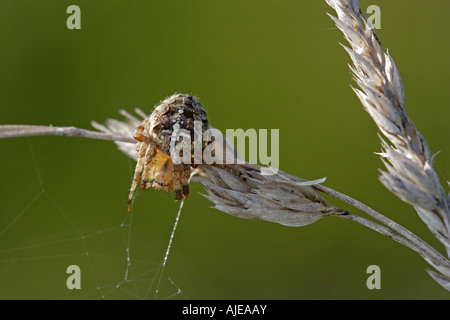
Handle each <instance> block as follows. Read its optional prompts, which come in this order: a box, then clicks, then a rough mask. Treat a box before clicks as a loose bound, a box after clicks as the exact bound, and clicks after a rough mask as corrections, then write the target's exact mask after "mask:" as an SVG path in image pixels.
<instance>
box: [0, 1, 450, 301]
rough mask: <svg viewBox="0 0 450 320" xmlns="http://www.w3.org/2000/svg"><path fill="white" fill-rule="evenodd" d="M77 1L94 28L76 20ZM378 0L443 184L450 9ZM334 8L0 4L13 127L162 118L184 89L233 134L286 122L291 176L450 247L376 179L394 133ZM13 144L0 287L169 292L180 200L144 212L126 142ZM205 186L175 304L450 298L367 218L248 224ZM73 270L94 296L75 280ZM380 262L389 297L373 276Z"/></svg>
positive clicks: (284, 158)
mask: <svg viewBox="0 0 450 320" xmlns="http://www.w3.org/2000/svg"><path fill="white" fill-rule="evenodd" d="M71 4H77V5H79V6H80V8H81V27H82V29H81V30H68V29H67V27H66V19H67V18H68V16H69V15H68V14H67V13H66V8H67V7H68V6H69V5H71ZM370 4H377V5H379V6H380V8H381V19H382V20H381V26H382V29H381V30H378V31H377V33H378V36H379V38H380V40H381V42H382V45H383V47H384V49H387V48H388V49H389V52H390V53H391V54H392V55H393V57H394V59H395V61H396V64H397V66H398V67H399V69H400V72H401V75H402V77H403V81H404V84H405V91H406V104H407V110H408V113H409V115H410V117H411V118H412V119H413V120H414V122H415V124H416V126H417V127H418V128H419V130H420V131H421V132H422V134H423V135H424V136H425V138H426V139H427V141H428V143H429V146H430V148H431V150H432V152H437V151H439V150H442V151H441V152H440V154H439V155H438V156H437V157H436V162H435V167H436V170H437V172H438V174H439V175H440V177H441V178H442V182H443V183H444V182H445V181H446V180H447V179H449V176H450V172H449V166H448V163H449V160H450V144H449V142H448V141H449V140H448V137H449V133H450V129H449V125H448V119H449V116H450V112H449V107H448V101H449V100H450V90H448V89H449V84H450V61H449V59H448V57H449V52H450V34H449V32H448V14H449V12H450V2H449V1H448V0H434V1H430V2H428V3H427V5H426V8H425V5H424V2H423V1H411V0H409V1H407V0H396V1H392V0H390V1H388V0H385V1H375V0H374V1H361V7H362V8H363V9H364V10H365V9H366V8H367V6H369V5H370ZM325 12H331V10H330V9H329V8H328V7H327V6H326V5H325V3H324V1H319V0H282V1H279V0H278V1H275V0H272V1H266V0H259V1H256V0H253V1H250V0H220V1H206V0H202V1H200V0H189V1H185V0H184V1H183V0H178V1H173V0H172V1H154V0H145V1H137V0H135V1H80V0H79V1H70V2H69V1H61V0H58V1H56V0H53V1H48V0H47V1H18V0H0V42H1V48H2V49H1V50H0V88H1V94H0V123H1V124H41V125H49V124H53V125H61V126H70V125H73V126H77V127H81V128H88V129H89V128H91V127H90V121H91V120H97V121H99V122H103V121H104V120H105V119H106V118H111V117H112V118H119V119H120V118H121V116H120V115H119V114H118V113H117V112H118V110H119V109H126V110H129V111H132V110H133V109H134V108H136V107H139V108H141V109H143V110H146V111H147V112H150V111H151V110H152V108H153V106H154V105H155V104H156V103H158V102H159V101H160V100H161V99H163V98H164V97H166V96H167V95H170V94H172V93H174V92H187V93H192V94H194V95H196V96H197V97H199V99H200V101H201V102H202V104H203V106H204V107H205V109H206V110H207V112H208V116H209V119H210V122H211V124H212V125H214V126H215V127H217V128H219V129H221V130H225V129H227V128H231V129H236V128H243V129H244V130H246V129H248V128H255V129H280V168H281V169H282V170H283V171H286V172H288V173H290V174H293V175H296V176H299V177H302V178H306V179H317V178H321V177H327V182H326V185H327V186H329V187H331V188H335V189H337V190H339V191H341V192H344V193H346V194H348V195H350V196H353V197H354V198H356V199H358V200H360V201H362V202H364V203H366V204H367V205H369V206H371V207H373V208H374V209H377V210H379V211H380V212H382V213H383V214H385V215H387V216H388V217H390V218H392V219H393V220H395V221H397V222H399V223H401V224H402V225H404V226H405V227H407V228H409V229H411V230H413V231H414V232H416V233H417V234H418V235H419V236H420V237H422V238H423V239H425V240H426V241H428V242H429V243H431V244H432V245H435V246H436V247H437V248H438V249H439V250H441V251H442V246H441V245H440V244H439V243H438V242H437V240H435V239H434V238H433V236H432V235H431V234H430V232H429V231H428V229H427V228H426V227H425V226H424V224H423V223H422V222H421V220H420V219H419V218H418V217H417V215H416V214H415V211H414V210H413V209H412V208H411V207H410V206H408V205H406V204H404V203H403V202H401V201H400V200H398V199H397V198H396V197H395V196H393V195H392V194H391V193H389V192H388V191H387V190H386V189H385V188H384V187H383V186H382V185H381V184H380V183H379V182H378V180H377V177H378V175H379V174H378V168H382V164H381V161H380V160H379V157H378V156H377V155H375V154H374V152H378V151H379V150H380V144H379V139H378V137H377V130H376V127H375V125H374V124H373V122H372V120H371V119H370V117H369V116H368V115H367V114H366V113H365V112H364V111H363V109H362V106H361V104H360V103H359V101H358V100H357V98H356V96H355V95H354V94H353V92H352V90H351V89H350V84H351V83H352V81H351V74H350V72H349V69H348V67H347V63H349V62H350V60H349V57H348V56H347V54H346V53H345V51H344V50H343V49H342V47H341V46H340V45H339V44H338V43H339V42H344V40H343V37H342V35H341V33H340V32H338V31H337V30H336V29H335V28H334V26H333V24H332V23H331V20H330V19H329V18H328V17H327V16H326V14H325ZM0 150H1V151H0V152H1V157H0V199H1V201H0V298H2V299H36V298H38V299H80V298H81V299H99V298H103V297H104V298H106V299H136V298H154V292H153V291H150V292H149V291H148V290H147V289H148V287H149V285H150V284H151V281H152V280H153V279H155V277H156V278H157V276H155V272H156V269H155V268H157V267H158V266H160V264H161V261H162V259H163V257H164V253H165V251H166V248H167V244H168V242H169V237H170V233H171V230H172V226H173V223H174V220H175V216H176V213H177V209H178V204H177V203H175V201H174V198H173V195H168V194H166V193H165V192H162V191H160V192H157V191H154V190H146V191H145V192H140V193H139V194H138V196H137V198H136V200H135V204H134V207H133V213H132V217H129V216H128V217H127V214H126V200H127V195H128V189H129V186H130V182H131V176H132V174H133V172H134V163H133V161H131V160H129V159H128V158H127V157H126V156H125V155H123V154H122V153H120V152H119V151H117V150H116V147H115V146H114V144H113V143H111V142H104V141H95V140H87V139H70V138H65V137H33V138H28V139H27V138H20V139H11V140H1V141H0ZM199 193H204V190H203V188H202V187H201V185H198V184H193V185H192V195H191V196H190V197H189V198H188V199H187V201H186V202H185V206H184V209H183V212H182V215H181V219H180V222H179V225H178V230H177V232H176V234H175V237H174V241H173V246H172V251H171V253H170V255H169V259H168V261H167V265H166V268H165V273H164V274H163V277H162V280H161V282H160V293H159V294H158V295H157V296H156V298H158V299H159V298H170V297H171V295H172V294H175V295H174V296H173V298H175V299H185V298H189V299H448V298H449V297H450V294H449V293H448V292H447V291H445V290H444V289H442V288H441V287H440V286H439V285H438V284H437V283H435V282H434V281H433V280H432V279H431V278H430V277H429V275H428V274H427V273H426V272H425V269H426V268H427V267H428V266H427V264H426V263H425V262H424V261H423V260H422V259H421V258H420V257H419V256H418V255H417V254H415V253H414V252H412V251H411V250H409V249H407V248H406V247H403V246H401V245H399V244H397V243H395V242H394V241H392V240H389V239H387V238H385V237H382V236H380V235H378V234H376V233H375V232H373V231H370V230H368V229H366V228H365V227H363V226H360V225H358V224H355V223H353V222H350V221H341V220H339V219H336V218H329V219H324V220H321V221H319V222H317V223H315V224H312V225H310V226H307V227H303V228H289V227H284V226H281V225H276V224H271V223H267V222H261V221H249V220H243V219H238V218H235V217H232V216H229V215H226V214H224V213H222V212H219V211H217V210H214V209H211V208H210V206H211V203H210V202H208V201H207V200H206V199H205V198H203V197H202V196H201V195H200V194H199ZM330 202H332V203H333V204H335V205H338V206H341V207H344V208H346V209H349V208H348V207H346V206H343V205H342V204H340V203H339V202H337V201H333V200H330ZM130 218H131V219H132V221H131V227H127V226H121V224H122V223H123V222H125V223H127V224H128V222H129V220H128V219H130ZM128 243H129V245H128ZM126 248H129V249H130V251H129V252H130V259H131V267H130V268H129V269H128V270H129V275H128V279H130V280H132V281H130V282H129V283H123V281H122V280H124V278H125V272H126V271H127V268H126V264H127V260H126V259H127V252H126ZM72 264H76V265H79V266H80V267H81V272H82V289H81V290H77V291H71V290H68V289H67V287H66V278H67V277H68V275H67V274H66V268H67V266H69V265H72ZM373 264H375V265H378V266H380V268H381V290H368V289H367V287H366V279H367V277H368V275H367V274H366V268H367V267H368V266H369V265H373ZM167 275H168V276H169V277H170V279H167ZM172 282H173V283H174V284H172ZM119 283H120V284H121V287H120V288H115V286H116V285H117V284H119ZM178 289H180V290H181V291H182V294H176V293H177V292H178V291H177V290H178ZM147 293H148V295H146V294H147Z"/></svg>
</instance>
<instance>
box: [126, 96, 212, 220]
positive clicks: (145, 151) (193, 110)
mask: <svg viewBox="0 0 450 320" xmlns="http://www.w3.org/2000/svg"><path fill="white" fill-rule="evenodd" d="M194 122H196V123H200V124H201V131H202V132H201V133H198V134H201V135H202V136H203V133H204V132H205V131H206V130H207V129H208V126H209V124H208V117H207V115H206V112H205V110H204V109H203V107H202V105H201V104H200V103H199V102H198V101H197V99H196V98H195V97H193V96H191V95H188V94H174V95H172V96H170V97H169V98H167V99H165V100H164V101H162V102H161V103H160V104H159V105H158V106H157V107H156V108H155V110H154V111H153V112H152V114H151V115H150V116H149V117H148V118H146V119H144V121H143V122H142V123H141V124H140V125H139V126H138V127H137V128H136V131H135V133H134V138H135V139H136V140H138V141H139V142H138V143H137V145H136V151H137V152H138V160H137V164H136V170H135V173H134V178H133V182H132V184H131V188H130V193H129V196H128V208H127V209H128V212H130V208H131V201H132V199H133V194H134V192H135V190H136V187H137V186H138V184H139V181H140V188H141V189H146V188H154V189H163V190H166V191H167V192H169V193H171V192H172V191H174V192H175V199H176V200H182V199H184V198H185V197H187V196H188V195H189V179H190V177H191V173H192V171H193V169H195V168H196V167H197V165H196V164H195V163H196V162H195V161H194V152H191V155H192V156H191V159H189V161H188V163H186V161H183V162H182V163H179V162H180V161H174V156H182V155H183V154H182V151H181V152H180V154H179V155H178V154H174V150H175V147H176V146H177V145H178V144H179V143H183V141H184V143H186V142H187V141H192V143H191V145H190V146H188V147H190V148H191V150H194V145H195V137H194ZM180 129H185V130H181V131H184V132H188V134H190V137H186V136H184V137H183V139H181V141H179V140H180V139H179V135H178V134H177V133H178V132H180ZM186 130H187V131H186ZM185 138H190V140H189V139H185ZM206 145H207V143H206V142H205V143H203V142H202V149H203V148H204V147H205V146H206ZM194 162H195V163H194Z"/></svg>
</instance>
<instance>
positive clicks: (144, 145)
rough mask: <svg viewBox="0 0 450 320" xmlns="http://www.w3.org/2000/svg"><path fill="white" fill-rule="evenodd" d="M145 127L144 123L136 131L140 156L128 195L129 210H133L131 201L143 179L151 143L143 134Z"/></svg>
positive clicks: (135, 135) (135, 136) (137, 149)
mask: <svg viewBox="0 0 450 320" xmlns="http://www.w3.org/2000/svg"><path fill="white" fill-rule="evenodd" d="M144 129H145V127H144V126H143V125H140V126H138V127H137V128H136V131H135V132H134V138H135V139H136V140H138V141H140V142H139V143H138V144H137V146H136V151H137V152H139V157H138V160H137V164H136V169H135V171H134V177H133V182H132V183H131V188H130V193H129V195H128V206H127V211H128V212H130V211H131V201H132V200H133V195H134V191H135V190H136V187H137V185H138V183H139V180H140V179H141V173H142V170H143V166H144V162H145V154H146V152H147V149H148V146H149V144H151V140H150V138H149V137H147V136H144V135H143V134H142V132H143V131H144ZM149 142H150V143H149Z"/></svg>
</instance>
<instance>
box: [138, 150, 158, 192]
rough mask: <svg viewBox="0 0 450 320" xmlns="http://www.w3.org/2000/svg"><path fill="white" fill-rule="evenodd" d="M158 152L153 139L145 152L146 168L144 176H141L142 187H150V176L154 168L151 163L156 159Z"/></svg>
mask: <svg viewBox="0 0 450 320" xmlns="http://www.w3.org/2000/svg"><path fill="white" fill-rule="evenodd" d="M156 152H157V150H156V145H155V143H153V141H152V142H150V145H149V147H148V149H147V151H146V152H145V158H144V170H143V172H142V177H141V189H145V188H148V186H147V181H148V176H149V173H150V171H151V169H152V166H151V163H152V162H153V160H154V159H153V158H154V157H155V155H156Z"/></svg>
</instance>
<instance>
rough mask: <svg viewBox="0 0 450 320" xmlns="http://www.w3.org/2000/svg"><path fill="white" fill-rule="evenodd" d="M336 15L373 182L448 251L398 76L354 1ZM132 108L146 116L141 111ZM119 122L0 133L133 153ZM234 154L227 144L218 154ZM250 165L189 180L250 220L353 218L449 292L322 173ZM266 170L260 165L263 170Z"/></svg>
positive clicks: (394, 230)
mask: <svg viewBox="0 0 450 320" xmlns="http://www.w3.org/2000/svg"><path fill="white" fill-rule="evenodd" d="M325 1H326V2H327V4H328V5H329V6H330V7H331V8H333V9H334V10H335V11H336V13H337V17H334V16H331V15H330V17H331V18H332V19H333V21H334V22H335V24H336V26H337V27H338V28H339V29H340V30H341V31H342V32H343V33H344V36H345V38H346V39H347V41H348V42H349V43H350V46H351V48H347V47H345V46H344V48H345V50H346V51H347V52H348V54H349V55H350V57H351V59H352V61H353V66H350V68H351V70H352V72H353V74H354V80H355V81H356V83H357V85H358V86H359V89H355V88H353V90H354V91H355V93H356V95H357V96H358V98H359V99H360V100H361V102H362V104H363V106H364V108H365V110H366V111H367V112H368V113H369V115H370V116H371V117H372V118H373V119H374V121H375V123H376V124H377V126H378V127H379V129H380V131H381V133H382V134H383V135H384V136H385V137H386V138H387V139H388V140H389V141H390V142H391V144H392V145H389V144H388V143H387V142H385V141H383V140H382V147H383V149H384V151H383V152H382V153H380V155H381V157H382V159H383V162H384V163H385V165H386V168H387V172H384V171H382V172H381V176H380V180H381V182H382V183H383V184H384V185H385V186H386V187H387V188H388V189H389V190H390V191H392V192H393V193H394V194H395V195H397V196H398V197H399V198H400V199H402V200H403V201H405V202H407V203H409V204H411V205H412V206H414V208H415V209H416V211H417V212H418V214H419V216H420V218H421V219H422V220H423V221H424V222H425V224H426V225H427V227H428V228H429V229H430V230H431V232H432V233H433V235H434V236H435V237H436V238H437V239H438V240H439V241H440V242H442V243H443V244H444V246H445V248H446V250H447V255H448V254H449V252H450V240H449V239H450V228H449V226H450V223H449V220H450V214H449V199H448V198H447V196H446V194H445V192H444V189H443V187H442V186H441V185H440V182H439V178H438V176H437V174H436V173H435V171H434V169H433V164H432V161H433V156H432V154H431V152H430V150H429V148H428V146H427V143H426V141H425V139H424V138H423V137H422V135H421V134H420V133H419V131H418V130H417V129H416V127H415V126H414V124H413V122H412V121H411V120H410V119H409V117H408V116H407V114H406V111H405V106H404V103H405V97H404V90H403V84H402V80H401V77H400V74H399V71H398V69H397V67H396V66H395V64H394V61H393V59H392V57H391V56H390V55H389V54H387V53H386V54H385V53H384V52H383V51H382V48H381V45H380V42H379V41H378V38H377V36H376V34H375V32H374V30H373V29H372V27H371V26H370V24H369V23H368V21H367V19H366V17H365V16H364V14H363V13H362V12H361V10H360V8H359V3H358V1H356V0H325ZM136 113H137V114H138V115H139V116H140V117H142V118H146V117H147V116H148V115H147V114H145V113H144V112H142V111H141V110H136ZM121 114H122V115H123V116H125V118H126V120H125V121H119V120H114V119H109V120H107V121H106V123H105V125H101V124H98V123H96V122H93V123H92V125H93V126H94V127H95V128H96V129H97V130H99V131H102V132H93V131H89V130H85V129H79V128H73V127H44V126H21V125H17V126H15V125H12V126H11V125H5V126H0V138H10V137H20V136H33V135H66V136H80V137H86V138H94V139H103V140H112V141H115V142H116V144H117V146H118V148H119V149H120V150H121V151H122V152H124V153H125V154H127V155H128V156H130V157H131V158H133V159H135V160H136V159H137V158H138V154H137V152H136V150H135V143H136V140H134V139H133V138H132V136H133V133H134V130H135V129H136V127H137V126H138V125H139V124H140V123H141V122H142V119H140V118H138V117H135V116H133V115H131V114H129V113H127V112H126V111H121ZM229 154H231V155H233V157H236V153H235V150H234V149H233V147H232V144H231V143H229V142H227V148H226V154H225V156H227V155H229ZM261 169H262V168H261V167H260V166H258V165H255V164H249V163H245V164H229V165H200V166H199V167H198V168H197V169H196V170H195V171H194V174H193V175H192V177H191V180H196V181H200V182H201V183H202V184H203V185H204V187H205V189H206V192H207V195H204V196H205V197H206V198H207V199H208V200H210V201H211V202H212V203H213V204H214V208H216V209H218V210H220V211H222V212H225V213H227V214H230V215H233V216H236V217H239V218H245V219H253V220H264V221H269V222H275V223H279V224H282V225H286V226H291V227H300V226H305V225H308V224H311V223H314V222H316V221H318V220H320V219H322V218H326V217H329V216H334V217H338V218H343V219H348V220H352V221H355V222H357V223H360V224H362V225H364V226H366V227H368V228H370V229H372V230H374V231H376V232H379V233H380V234H382V235H385V236H387V237H388V238H391V239H393V240H395V241H397V242H398V243H401V244H403V245H405V246H406V247H408V248H410V249H412V250H414V251H415V252H417V253H419V254H420V256H422V257H423V258H424V259H425V260H426V261H427V262H428V263H429V264H430V265H431V266H432V267H433V269H434V271H433V270H427V271H428V272H429V274H430V275H431V276H432V277H433V278H434V279H435V280H436V281H437V282H438V283H439V284H440V285H442V286H443V287H444V288H445V289H447V290H448V291H450V261H449V260H448V259H447V258H446V257H444V256H443V255H442V254H441V253H439V252H438V251H437V250H436V249H434V248H433V247H431V246H430V245H428V244H427V243H426V242H424V241H423V240H422V239H420V238H419V237H417V236H416V235H415V234H413V233H412V232H411V231H409V230H407V229H406V228H404V227H402V226H401V225H399V224H398V223H396V222H394V221H392V220H390V219H389V218H387V217H386V216H384V215H382V214H380V213H379V212H377V211H375V210H373V209H372V208H369V207H368V206H366V205H364V204H363V203H361V202H359V201H357V200H355V199H353V198H351V197H349V196H347V195H345V194H342V193H340V192H337V191H335V190H332V189H330V188H327V187H325V186H323V185H322V183H323V182H324V181H325V179H319V180H315V181H307V180H305V179H301V178H298V177H295V176H292V175H289V174H287V173H285V172H283V171H281V170H274V172H273V173H274V174H272V175H267V174H264V175H263V174H261V172H262V170H261ZM265 170H267V168H265ZM320 193H324V194H327V195H329V196H331V197H334V198H336V199H339V200H341V201H343V202H345V203H347V204H350V205H351V206H353V207H355V208H357V209H359V210H361V211H363V212H365V213H366V214H368V215H369V216H371V217H372V218H373V220H375V221H373V220H369V219H366V218H363V217H361V216H359V215H356V214H354V213H351V212H349V211H347V210H343V209H340V208H337V207H335V206H332V205H330V204H329V203H328V202H327V201H326V200H325V199H324V198H323V196H322V195H321V194H320Z"/></svg>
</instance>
